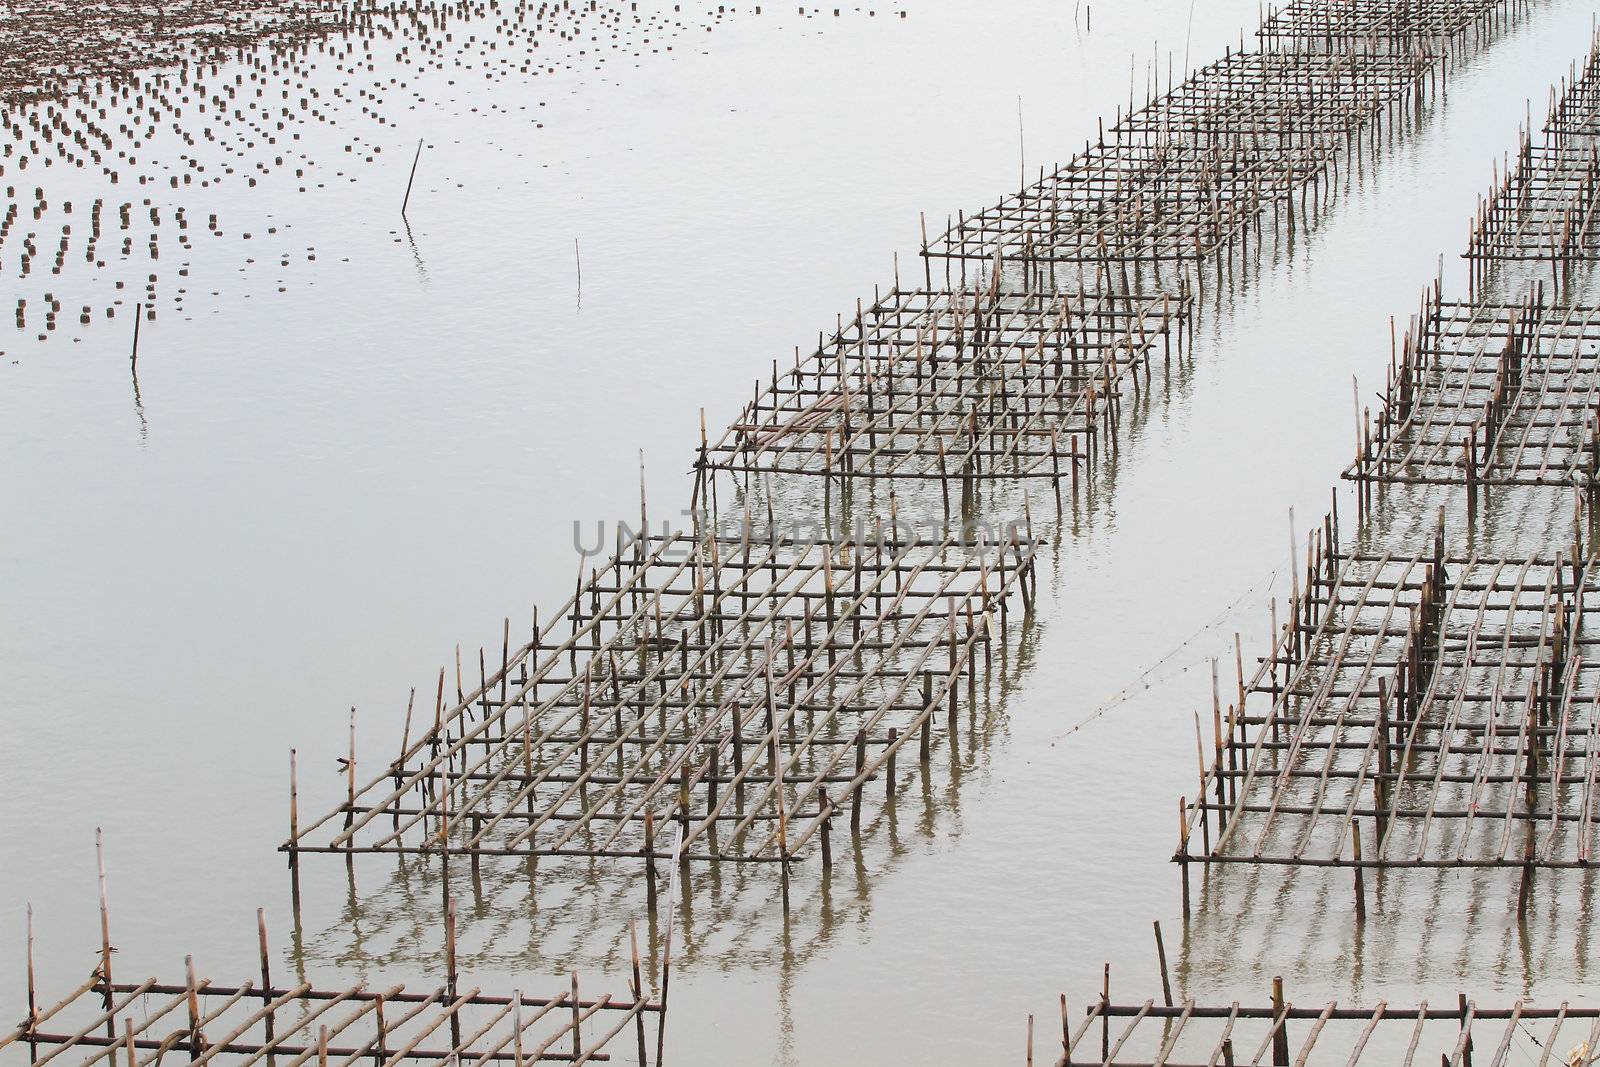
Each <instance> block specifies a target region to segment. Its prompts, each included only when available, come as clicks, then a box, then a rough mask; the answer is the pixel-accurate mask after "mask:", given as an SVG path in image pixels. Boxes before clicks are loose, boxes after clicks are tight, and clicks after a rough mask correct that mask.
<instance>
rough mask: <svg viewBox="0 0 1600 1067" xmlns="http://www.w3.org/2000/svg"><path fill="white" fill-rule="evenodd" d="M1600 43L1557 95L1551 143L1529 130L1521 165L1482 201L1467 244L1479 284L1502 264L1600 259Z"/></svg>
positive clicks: (1550, 119)
mask: <svg viewBox="0 0 1600 1067" xmlns="http://www.w3.org/2000/svg"><path fill="white" fill-rule="evenodd" d="M1597 135H1600V39H1597V40H1596V41H1595V42H1594V43H1593V44H1592V45H1591V47H1590V50H1589V54H1588V56H1587V57H1586V58H1585V59H1584V61H1583V63H1582V65H1581V66H1579V67H1574V68H1573V70H1572V71H1571V72H1570V74H1569V75H1568V77H1567V78H1564V79H1562V85H1561V87H1560V89H1559V91H1558V90H1557V89H1556V88H1554V87H1553V88H1552V89H1551V100H1550V110H1549V114H1548V116H1547V118H1546V120H1545V125H1544V143H1543V144H1541V145H1539V146H1535V145H1534V143H1533V135H1532V133H1531V131H1527V130H1524V131H1523V134H1522V136H1521V138H1520V139H1519V141H1518V145H1517V155H1516V165H1515V166H1510V165H1508V166H1507V167H1506V170H1505V175H1504V176H1503V177H1499V178H1497V179H1496V182H1495V184H1494V186H1493V187H1492V188H1491V189H1490V190H1489V195H1488V197H1487V198H1486V199H1484V200H1482V201H1480V203H1479V206H1478V213H1477V215H1476V217H1475V218H1474V219H1473V226H1472V231H1471V233H1470V235H1469V237H1468V240H1467V251H1466V253H1465V255H1466V258H1467V259H1469V260H1471V261H1472V280H1473V284H1474V285H1477V284H1478V283H1479V282H1481V281H1482V280H1483V279H1484V278H1485V277H1486V276H1487V275H1488V273H1489V271H1490V270H1491V269H1492V268H1493V267H1494V266H1495V265H1497V264H1504V263H1515V262H1527V261H1550V262H1551V264H1552V270H1553V271H1554V275H1553V278H1552V281H1553V282H1554V284H1555V286H1556V287H1557V288H1558V289H1559V288H1560V286H1561V283H1562V275H1561V273H1560V270H1559V267H1560V266H1563V265H1567V264H1571V263H1574V262H1580V261H1586V260H1593V259H1595V258H1597V250H1596V245H1595V240H1594V238H1595V225H1596V209H1597V206H1600V136H1597Z"/></svg>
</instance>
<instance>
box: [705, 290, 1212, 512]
mask: <svg viewBox="0 0 1600 1067" xmlns="http://www.w3.org/2000/svg"><path fill="white" fill-rule="evenodd" d="M998 282H999V278H998V275H997V276H996V277H995V279H994V283H993V284H991V285H979V286H974V287H973V289H971V290H970V291H959V290H958V291H954V292H931V291H928V290H925V289H914V290H901V289H896V290H894V291H893V292H891V293H889V294H888V295H887V296H882V297H880V298H878V299H877V300H875V301H874V302H873V304H872V306H871V307H869V308H866V309H864V310H862V309H858V310H857V313H856V317H855V319H854V320H853V321H851V322H849V323H840V324H839V328H838V330H837V331H836V332H835V333H834V335H833V337H832V339H831V340H829V341H827V342H826V343H825V344H823V343H820V339H819V345H818V348H817V351H816V352H815V353H814V354H813V355H811V356H810V357H809V358H808V359H806V360H805V361H804V362H801V361H800V360H799V358H798V353H797V355H796V363H795V366H794V368H793V369H792V370H790V371H789V372H787V373H785V374H783V375H781V376H780V375H779V372H778V369H777V365H776V364H774V365H773V371H772V379H771V382H770V383H769V384H767V385H766V386H765V387H764V388H763V389H762V391H761V392H758V393H757V394H756V396H755V397H754V398H753V399H752V400H751V401H750V402H749V403H748V404H747V405H746V406H745V409H744V411H743V412H742V413H741V414H740V416H739V418H738V419H736V420H735V421H734V422H733V424H732V425H731V426H730V427H729V428H728V430H727V431H726V432H725V433H724V435H723V437H722V439H721V440H720V441H718V442H717V443H716V444H715V445H713V446H711V447H710V448H709V449H708V450H704V451H703V453H702V456H701V466H702V468H704V467H710V468H714V469H721V470H730V471H738V472H745V473H774V474H777V473H782V474H820V475H836V474H837V475H841V476H850V475H854V476H860V477H866V478H909V479H933V480H938V481H940V482H941V483H943V484H944V486H945V490H946V494H947V496H948V491H949V483H950V481H951V480H953V479H956V480H960V481H961V483H962V484H963V485H964V484H965V482H966V480H967V479H971V478H974V477H986V478H1055V479H1061V478H1067V477H1072V478H1076V476H1077V472H1078V467H1079V465H1081V464H1083V463H1086V462H1087V461H1088V458H1089V456H1090V454H1091V453H1092V451H1093V450H1094V448H1095V442H1096V441H1097V439H1098V436H1099V435H1100V434H1101V433H1102V432H1104V431H1107V430H1109V429H1110V428H1111V426H1112V425H1113V424H1114V422H1115V418H1116V410H1117V400H1118V395H1119V393H1120V391H1121V390H1122V389H1123V388H1124V384H1125V381H1126V380H1127V379H1130V378H1131V379H1133V382H1134V388H1135V389H1136V390H1137V389H1138V388H1139V384H1138V372H1139V371H1140V370H1141V369H1143V370H1144V372H1145V374H1146V375H1147V376H1148V373H1149V363H1150V357H1151V354H1152V353H1153V352H1156V351H1159V352H1160V354H1161V355H1162V357H1163V359H1164V360H1167V361H1170V359H1171V358H1172V355H1173V353H1174V350H1176V352H1177V353H1178V355H1179V356H1180V357H1181V356H1182V353H1183V349H1184V344H1185V337H1184V334H1185V324H1186V323H1187V312H1188V307H1189V304H1188V301H1187V300H1186V299H1184V298H1182V297H1180V298H1177V299H1174V298H1172V297H1165V296H1161V297H1151V298H1135V297H1126V296H1114V295H1106V294H1057V293H1046V292H1007V291H1003V290H1002V289H1001V288H1000V286H999V284H998Z"/></svg>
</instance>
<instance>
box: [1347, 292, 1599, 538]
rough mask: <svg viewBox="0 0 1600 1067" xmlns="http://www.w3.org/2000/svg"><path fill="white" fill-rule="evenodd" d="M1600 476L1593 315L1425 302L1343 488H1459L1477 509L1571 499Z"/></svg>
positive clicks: (1543, 301)
mask: <svg viewBox="0 0 1600 1067" xmlns="http://www.w3.org/2000/svg"><path fill="white" fill-rule="evenodd" d="M1597 474H1600V308H1597V307H1590V306H1583V305H1573V304H1552V303H1551V302H1550V301H1549V300H1548V299H1547V298H1546V295H1545V290H1544V287H1543V286H1541V285H1535V286H1531V287H1529V289H1528V290H1527V291H1526V295H1525V297H1524V299H1523V300H1522V301H1521V302H1520V303H1516V304H1501V303H1488V302H1482V301H1478V302H1471V303H1458V302H1449V301H1444V300H1441V299H1440V297H1439V293H1438V290H1437V289H1435V288H1431V287H1430V289H1429V290H1428V292H1427V293H1426V294H1425V295H1424V297H1423V301H1422V306H1421V308H1420V309H1419V310H1418V312H1417V313H1416V314H1414V315H1413V316H1412V318H1411V325H1410V328H1409V329H1408V330H1407V332H1406V334H1405V337H1404V340H1403V342H1402V343H1401V344H1400V346H1399V349H1398V355H1397V356H1396V357H1395V358H1394V359H1392V360H1391V364H1390V367H1389V370H1388V373H1387V379H1386V381H1385V385H1384V392H1383V403H1382V406H1381V407H1380V408H1379V410H1378V413H1377V416H1376V419H1374V418H1373V417H1372V416H1371V413H1370V412H1368V413H1367V415H1366V416H1365V417H1364V420H1363V424H1362V434H1361V438H1360V440H1358V441H1357V443H1356V458H1355V461H1354V462H1353V463H1351V465H1350V466H1349V467H1348V468H1347V469H1346V470H1345V472H1344V477H1345V478H1347V479H1351V480H1353V481H1356V482H1359V483H1361V491H1362V499H1363V504H1364V506H1367V507H1370V497H1371V493H1372V489H1373V487H1374V486H1375V485H1378V484H1383V483H1388V484H1418V485H1448V486H1461V487H1463V488H1465V489H1466V490H1467V493H1468V498H1469V503H1470V504H1471V505H1472V506H1473V507H1474V508H1475V507H1476V506H1477V502H1478V498H1479V496H1480V495H1482V494H1485V493H1487V491H1488V489H1489V487H1494V486H1547V487H1561V488H1568V487H1571V488H1576V489H1578V490H1580V491H1582V492H1583V494H1584V495H1585V496H1586V497H1592V495H1593V494H1594V493H1595V491H1596V478H1597Z"/></svg>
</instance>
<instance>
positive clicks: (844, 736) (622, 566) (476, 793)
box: [283, 517, 1036, 874]
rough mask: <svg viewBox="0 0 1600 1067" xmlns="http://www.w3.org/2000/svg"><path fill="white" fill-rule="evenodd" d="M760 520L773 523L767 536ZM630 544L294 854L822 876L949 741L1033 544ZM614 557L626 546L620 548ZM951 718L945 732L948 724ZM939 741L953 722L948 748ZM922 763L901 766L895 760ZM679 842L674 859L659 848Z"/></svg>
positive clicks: (1003, 634) (651, 539)
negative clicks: (715, 867) (805, 860)
mask: <svg viewBox="0 0 1600 1067" xmlns="http://www.w3.org/2000/svg"><path fill="white" fill-rule="evenodd" d="M770 521H771V520H770V517H769V523H770ZM774 533H775V531H773V530H771V529H769V531H768V535H767V536H757V535H755V534H753V533H752V530H751V527H750V526H749V525H748V523H747V525H746V527H745V530H744V532H743V533H742V534H741V535H740V536H738V537H733V536H729V535H725V534H715V535H713V534H703V535H691V534H674V535H665V536H664V535H648V536H641V535H637V534H636V535H634V536H633V537H632V538H631V539H628V540H627V541H625V542H623V543H619V545H618V550H617V553H616V555H615V556H614V557H613V558H612V559H611V560H610V561H609V562H608V563H606V564H604V565H603V566H600V567H596V568H594V569H592V570H591V572H590V574H589V576H588V578H587V579H584V580H581V581H580V582H579V585H578V588H577V590H576V592H575V594H574V595H573V596H572V598H570V599H569V600H568V601H567V603H566V604H565V605H564V606H563V607H562V608H561V610H560V611H559V612H558V613H557V615H556V617H555V619H554V620H553V621H551V622H550V623H549V624H548V625H547V626H546V627H544V628H543V629H542V630H540V631H539V632H538V634H537V636H536V637H535V638H534V640H533V641H532V642H530V643H529V644H527V645H525V646H524V647H523V648H522V649H520V650H518V651H517V652H516V653H515V655H513V654H512V653H511V651H510V648H509V640H508V641H507V642H506V647H505V649H504V650H503V654H502V663H501V666H500V668H499V670H497V671H496V672H495V673H494V674H492V675H491V674H489V673H488V671H487V669H486V668H485V667H484V666H483V665H481V664H480V677H481V679H482V682H481V685H480V686H479V687H478V688H477V689H476V690H475V691H474V692H472V693H471V694H470V695H467V696H465V697H464V698H463V699H462V700H461V701H460V702H459V703H457V704H456V705H455V706H454V707H451V708H448V709H447V708H446V707H445V704H444V697H443V691H444V676H443V674H442V673H441V676H440V686H439V693H438V695H437V697H436V707H435V710H434V722H433V724H432V726H431V727H429V728H428V729H427V730H425V731H422V732H421V734H420V735H419V736H418V737H417V739H416V740H414V741H413V740H411V739H410V738H411V735H410V733H409V726H408V730H407V734H406V738H405V740H404V741H403V742H402V750H401V753H400V755H399V756H398V758H396V759H395V760H393V761H392V762H389V763H387V764H386V765H385V767H384V770H383V772H382V773H381V774H379V775H378V776H376V777H375V778H373V779H372V780H371V781H370V782H368V783H367V784H366V785H365V786H362V787H359V788H358V786H357V784H356V783H357V779H356V772H355V768H354V761H355V748H354V740H353V737H354V731H353V728H352V743H351V756H350V763H351V767H350V768H349V771H348V781H347V796H346V800H345V802H344V803H343V804H341V805H340V806H339V807H338V808H336V809H335V810H334V811H332V812H330V813H329V814H327V815H325V816H324V817H322V818H321V819H318V820H317V821H316V822H314V823H312V824H311V825H309V826H307V827H305V828H301V827H299V826H298V820H297V814H296V812H295V811H294V806H293V800H291V816H290V822H291V826H290V837H289V840H288V841H287V842H286V843H285V844H284V846H283V848H284V849H285V850H286V851H288V852H289V854H290V861H291V866H293V867H295V869H296V870H297V869H298V862H299V856H300V854H301V853H302V852H323V853H343V854H346V855H355V854H357V853H377V852H386V853H429V852H440V851H444V852H449V853H466V854H470V855H471V856H472V857H473V858H474V860H476V859H477V858H478V857H480V856H488V855H521V856H593V857H609V858H615V859H629V860H643V861H644V865H645V868H646V870H647V871H649V872H651V873H652V874H653V873H654V872H655V869H656V863H657V860H658V859H664V858H670V857H671V856H673V855H674V854H676V855H677V856H678V857H679V858H680V859H682V860H685V861H687V860H703V861H712V860H733V861H741V862H766V863H773V864H775V865H779V866H781V867H782V868H783V870H784V871H785V873H786V872H787V869H788V865H789V863H790V861H791V860H794V859H795V858H797V857H798V856H800V855H801V854H802V853H804V852H805V851H807V850H808V846H810V845H812V844H813V843H820V847H821V852H822V858H823V860H824V862H825V863H826V862H829V861H830V859H831V852H830V830H831V825H832V820H833V818H834V816H835V815H838V814H842V813H844V812H845V811H846V810H848V812H849V818H850V822H851V825H852V827H859V825H860V821H861V818H862V812H863V807H864V806H865V805H866V804H867V803H868V793H869V788H868V787H869V784H870V783H873V782H876V783H878V785H877V787H876V788H874V789H872V790H870V792H871V793H873V794H878V793H886V792H889V791H892V790H893V789H894V787H895V785H896V782H897V770H896V768H897V760H898V759H901V758H902V757H901V755H900V754H901V749H902V748H905V747H906V746H908V745H912V746H915V747H914V749H913V751H914V752H915V753H916V756H915V758H916V759H917V760H919V761H920V762H922V763H924V764H925V763H926V761H927V760H928V758H929V754H930V751H931V749H932V747H933V745H934V741H935V735H936V733H937V734H939V735H942V736H944V737H945V738H946V739H947V740H953V736H954V731H955V729H956V715H955V713H956V710H957V707H958V705H959V703H960V700H961V694H962V691H963V690H965V691H966V694H967V698H968V699H969V700H971V699H974V698H975V692H976V687H977V673H978V669H979V668H978V660H979V659H980V658H987V657H989V656H990V655H991V654H992V648H993V646H994V645H995V644H996V643H998V642H1001V641H1004V640H1006V639H1007V634H1008V630H1011V629H1014V626H1013V624H1011V623H1009V622H1008V619H1009V616H1010V614H1011V613H1012V612H1013V611H1014V610H1015V609H1014V608H1013V607H1012V605H1011V600H1012V598H1013V595H1016V594H1020V598H1021V600H1022V606H1023V608H1024V609H1030V608H1031V604H1032V598H1033V596H1034V592H1033V582H1034V578H1033V560H1034V552H1035V548H1036V546H1035V545H1034V543H1033V542H1032V541H1031V540H1029V539H1028V538H1027V537H1026V536H1025V535H1024V534H1023V532H1022V531H1020V530H1015V529H1013V530H1012V532H1011V534H1010V535H1009V538H1008V539H1007V540H1004V541H1001V542H985V543H974V544H963V543H960V542H958V541H956V540H955V539H953V538H950V537H947V538H945V539H944V540H943V541H941V542H937V543H931V544H921V543H916V542H915V541H912V540H906V541H898V540H895V539H894V538H893V535H892V534H891V535H886V536H881V537H880V536H876V535H875V536H872V537H870V538H868V539H866V540H864V541H861V542H853V541H838V542H830V541H813V540H803V539H797V538H792V537H787V536H774V535H773V534H774ZM620 540H621V538H620V535H619V541H620ZM941 711H943V712H945V714H941ZM941 723H944V726H943V728H942V729H940V728H939V727H940V725H941ZM910 760H911V756H910V754H907V756H906V757H904V762H903V763H901V764H900V766H901V767H904V765H905V763H909V762H910ZM671 824H676V825H677V827H678V831H679V841H680V844H677V845H671V844H669V843H668V842H666V841H662V840H660V838H659V836H658V833H659V831H660V830H662V829H664V828H666V827H668V826H670V825H671Z"/></svg>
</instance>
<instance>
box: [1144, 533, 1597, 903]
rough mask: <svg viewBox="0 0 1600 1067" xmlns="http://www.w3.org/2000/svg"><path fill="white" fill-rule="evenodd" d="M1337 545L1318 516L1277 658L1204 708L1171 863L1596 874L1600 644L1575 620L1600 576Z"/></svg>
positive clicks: (1436, 552) (1566, 567)
mask: <svg viewBox="0 0 1600 1067" xmlns="http://www.w3.org/2000/svg"><path fill="white" fill-rule="evenodd" d="M1336 544H1337V539H1336V527H1335V526H1334V525H1333V523H1332V522H1331V521H1329V522H1326V523H1325V524H1324V526H1323V528H1322V531H1319V533H1318V534H1317V535H1316V536H1314V537H1313V539H1312V543H1311V544H1310V545H1309V546H1308V559H1307V566H1306V570H1305V573H1304V579H1305V585H1304V588H1303V591H1301V590H1300V589H1298V588H1297V590H1296V596H1295V599H1294V600H1293V601H1292V602H1291V605H1290V612H1289V616H1290V617H1289V620H1288V622H1287V624H1286V625H1285V626H1284V627H1283V629H1282V631H1281V638H1280V640H1279V641H1278V643H1277V644H1276V646H1275V647H1274V649H1273V651H1272V655H1271V656H1270V657H1269V658H1268V659H1267V660H1266V661H1265V662H1264V663H1263V665H1262V667H1261V669H1260V671H1258V672H1257V674H1256V675H1255V677H1254V678H1253V679H1252V680H1251V681H1250V682H1249V683H1245V682H1244V681H1243V680H1242V678H1241V682H1240V687H1239V689H1240V691H1239V700H1238V703H1237V704H1235V705H1234V706H1233V707H1231V708H1229V709H1228V711H1227V713H1226V717H1225V718H1224V713H1223V711H1222V709H1221V704H1220V701H1218V702H1217V704H1216V705H1215V710H1214V712H1213V730H1214V732H1213V738H1212V757H1213V758H1212V762H1211V765H1210V767H1209V768H1208V769H1206V770H1205V771H1204V772H1203V775H1202V779H1201V790H1200V793H1199V799H1197V800H1196V801H1194V802H1193V803H1191V804H1189V805H1187V806H1186V807H1185V809H1184V818H1183V823H1182V833H1181V835H1180V844H1179V850H1178V855H1177V856H1176V857H1175V858H1176V859H1177V860H1178V861H1179V862H1183V863H1187V862H1188V860H1189V859H1190V858H1203V859H1205V860H1206V861H1208V862H1213V863H1255V864H1292V865H1301V866H1335V867H1344V866H1354V867H1367V868H1372V867H1511V868H1521V869H1523V870H1524V871H1527V870H1531V869H1532V868H1535V867H1545V868H1557V867H1560V868H1573V867H1587V866H1590V865H1592V864H1593V863H1594V862H1595V859H1596V854H1595V853H1596V843H1597V842H1596V828H1597V824H1600V790H1597V785H1596V774H1597V771H1600V684H1597V683H1600V674H1597V673H1596V672H1597V670H1600V661H1597V658H1596V657H1597V655H1600V650H1597V649H1596V648H1595V647H1594V646H1595V642H1596V639H1595V638H1594V637H1593V636H1591V635H1589V634H1588V633H1586V631H1585V628H1584V616H1585V608H1586V602H1592V600H1591V598H1592V597H1593V595H1594V594H1595V591H1596V590H1597V588H1600V573H1596V571H1595V570H1594V568H1593V566H1592V564H1588V563H1579V564H1574V563H1572V562H1570V560H1569V559H1563V558H1562V556H1560V555H1557V556H1554V557H1552V558H1548V559H1539V558H1524V559H1492V558H1483V557H1480V556H1477V555H1468V556H1456V555H1449V554H1446V552H1445V550H1444V535H1443V532H1442V529H1441V530H1440V532H1439V533H1438V534H1437V535H1436V537H1435V539H1434V542H1433V544H1432V545H1431V546H1429V547H1428V548H1425V549H1423V550H1421V551H1414V552H1410V553H1405V554H1402V553H1393V552H1359V553H1351V554H1341V553H1339V552H1338V551H1337V550H1336V549H1335V548H1334V547H1332V546H1334V545H1336ZM1251 698H1256V700H1255V701H1254V702H1252V699H1251ZM1196 725H1197V730H1198V721H1197V724H1196ZM1198 740H1199V738H1198V737H1197V741H1198ZM1196 844H1198V845H1199V848H1198V849H1196V848H1195V846H1196Z"/></svg>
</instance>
